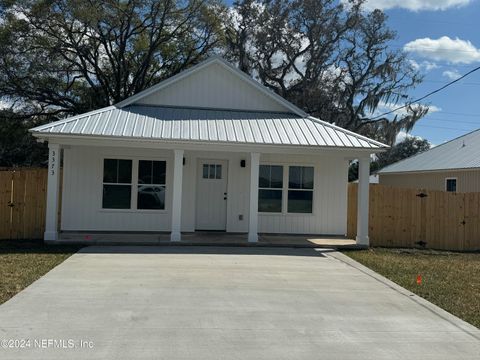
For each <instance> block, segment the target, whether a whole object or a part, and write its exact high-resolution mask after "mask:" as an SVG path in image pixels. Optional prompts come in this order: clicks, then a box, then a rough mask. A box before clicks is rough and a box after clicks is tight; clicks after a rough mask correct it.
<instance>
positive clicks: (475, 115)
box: [441, 110, 480, 117]
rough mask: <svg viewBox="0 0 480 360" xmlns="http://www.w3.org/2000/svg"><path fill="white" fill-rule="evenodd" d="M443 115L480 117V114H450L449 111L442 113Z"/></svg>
mask: <svg viewBox="0 0 480 360" xmlns="http://www.w3.org/2000/svg"><path fill="white" fill-rule="evenodd" d="M441 113H442V114H451V115H459V116H474V117H480V114H472V113H459V112H449V111H443V110H442V111H441Z"/></svg>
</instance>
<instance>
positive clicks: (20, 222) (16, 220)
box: [0, 169, 47, 239]
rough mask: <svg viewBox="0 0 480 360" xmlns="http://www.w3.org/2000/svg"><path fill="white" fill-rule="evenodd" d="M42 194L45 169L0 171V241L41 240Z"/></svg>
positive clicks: (42, 225) (43, 218)
mask: <svg viewBox="0 0 480 360" xmlns="http://www.w3.org/2000/svg"><path fill="white" fill-rule="evenodd" d="M46 191H47V170H46V169H19V170H11V171H10V170H9V171H0V239H40V238H43V232H44V229H45V205H46Z"/></svg>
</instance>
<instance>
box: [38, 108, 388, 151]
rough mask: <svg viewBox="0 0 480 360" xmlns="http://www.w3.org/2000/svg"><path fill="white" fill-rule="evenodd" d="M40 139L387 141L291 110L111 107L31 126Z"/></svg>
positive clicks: (363, 144)
mask: <svg viewBox="0 0 480 360" xmlns="http://www.w3.org/2000/svg"><path fill="white" fill-rule="evenodd" d="M31 131H32V133H33V134H34V135H37V136H39V137H42V136H45V137H48V135H81V136H100V137H120V138H125V139H128V138H130V139H144V140H165V141H192V142H198V141H202V142H223V143H225V142H227V143H244V144H268V145H301V146H322V147H324V146H326V147H349V148H369V149H381V148H385V147H386V145H384V144H382V143H379V142H377V141H374V140H371V139H369V138H367V137H364V136H361V135H358V134H356V133H353V132H351V131H348V130H345V129H343V128H340V127H337V126H335V125H332V124H329V123H327V122H324V121H321V120H318V119H315V118H313V117H301V116H298V115H295V114H290V113H276V112H255V111H235V110H215V109H199V108H177V107H164V106H151V105H130V106H126V107H123V108H117V107H115V106H110V107H107V108H104V109H101V110H97V111H93V112H90V113H86V114H82V115H78V116H74V117H71V118H67V119H65V120H60V121H56V122H53V123H50V124H46V125H42V126H38V127H36V128H33V129H31Z"/></svg>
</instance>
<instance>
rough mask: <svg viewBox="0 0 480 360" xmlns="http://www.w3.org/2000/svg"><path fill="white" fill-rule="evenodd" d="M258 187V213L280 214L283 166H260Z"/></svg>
mask: <svg viewBox="0 0 480 360" xmlns="http://www.w3.org/2000/svg"><path fill="white" fill-rule="evenodd" d="M258 187H259V189H258V211H259V212H273V213H281V212H282V196H283V190H282V188H283V166H279V165H260V167H259V178H258Z"/></svg>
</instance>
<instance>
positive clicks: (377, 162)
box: [348, 136, 430, 181]
mask: <svg viewBox="0 0 480 360" xmlns="http://www.w3.org/2000/svg"><path fill="white" fill-rule="evenodd" d="M428 149H430V143H429V142H428V140H426V139H422V138H419V137H416V136H408V137H406V138H405V140H403V141H402V142H399V143H397V144H395V145H394V146H392V147H391V148H390V149H388V150H387V151H385V152H382V153H378V154H376V155H375V159H374V160H373V161H372V162H371V163H370V173H372V172H376V171H379V170H381V169H382V168H384V167H385V166H388V165H390V164H393V163H396V162H398V161H400V160H403V159H406V158H409V157H412V156H414V155H416V154H419V153H421V152H424V151H427V150H428ZM357 179H358V163H357V162H353V163H352V164H351V165H350V168H349V170H348V181H354V180H357Z"/></svg>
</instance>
